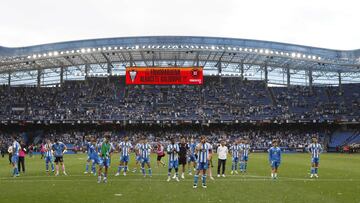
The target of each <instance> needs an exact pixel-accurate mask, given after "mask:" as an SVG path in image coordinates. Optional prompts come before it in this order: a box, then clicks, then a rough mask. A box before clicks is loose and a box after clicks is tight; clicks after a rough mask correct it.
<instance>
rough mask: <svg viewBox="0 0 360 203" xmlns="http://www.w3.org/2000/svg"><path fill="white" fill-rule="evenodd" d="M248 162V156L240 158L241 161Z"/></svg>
mask: <svg viewBox="0 0 360 203" xmlns="http://www.w3.org/2000/svg"><path fill="white" fill-rule="evenodd" d="M248 160H249V156H243V157H241V161H248Z"/></svg>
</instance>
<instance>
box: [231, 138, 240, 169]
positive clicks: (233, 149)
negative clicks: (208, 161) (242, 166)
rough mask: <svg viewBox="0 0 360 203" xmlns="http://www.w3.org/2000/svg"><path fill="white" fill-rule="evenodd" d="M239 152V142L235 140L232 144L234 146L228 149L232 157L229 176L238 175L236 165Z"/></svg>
mask: <svg viewBox="0 0 360 203" xmlns="http://www.w3.org/2000/svg"><path fill="white" fill-rule="evenodd" d="M240 150H241V146H240V142H239V140H236V141H235V142H234V145H233V146H231V147H230V153H231V156H232V166H231V174H234V172H235V173H236V174H238V172H237V165H238V163H239V156H240Z"/></svg>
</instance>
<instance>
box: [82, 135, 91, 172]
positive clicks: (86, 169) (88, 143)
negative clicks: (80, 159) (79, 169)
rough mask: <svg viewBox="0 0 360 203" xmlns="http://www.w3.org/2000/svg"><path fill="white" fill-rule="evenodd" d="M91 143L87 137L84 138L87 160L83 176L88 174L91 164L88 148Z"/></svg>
mask: <svg viewBox="0 0 360 203" xmlns="http://www.w3.org/2000/svg"><path fill="white" fill-rule="evenodd" d="M90 145H91V142H90V140H89V137H86V138H85V142H84V147H85V148H86V153H87V160H86V166H85V172H84V173H85V174H87V173H88V172H89V165H90V162H91V157H90V152H89V148H90Z"/></svg>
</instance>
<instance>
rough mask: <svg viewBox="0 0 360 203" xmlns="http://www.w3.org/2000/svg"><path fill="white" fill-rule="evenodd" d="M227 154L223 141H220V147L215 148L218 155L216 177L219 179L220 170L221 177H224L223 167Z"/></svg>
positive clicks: (227, 150)
mask: <svg viewBox="0 0 360 203" xmlns="http://www.w3.org/2000/svg"><path fill="white" fill-rule="evenodd" d="M228 153H229V149H228V147H227V146H226V145H225V141H221V143H220V146H219V147H218V148H217V154H218V168H217V177H220V168H222V173H221V174H222V177H225V166H226V158H227V154H228Z"/></svg>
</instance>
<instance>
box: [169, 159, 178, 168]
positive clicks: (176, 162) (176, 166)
mask: <svg viewBox="0 0 360 203" xmlns="http://www.w3.org/2000/svg"><path fill="white" fill-rule="evenodd" d="M172 168H179V160H176V161H169V169H172Z"/></svg>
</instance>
